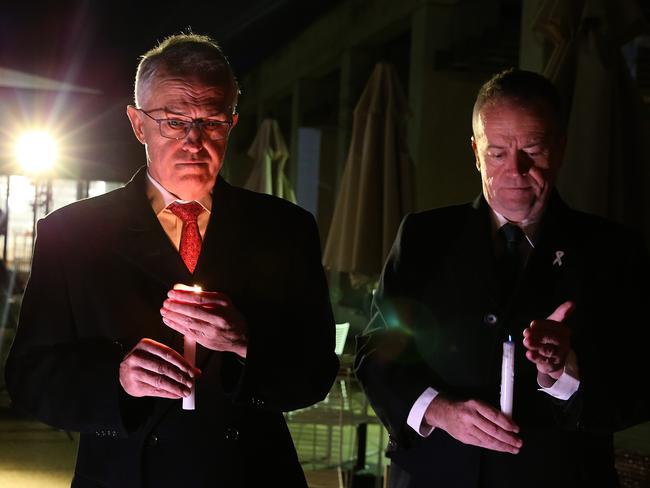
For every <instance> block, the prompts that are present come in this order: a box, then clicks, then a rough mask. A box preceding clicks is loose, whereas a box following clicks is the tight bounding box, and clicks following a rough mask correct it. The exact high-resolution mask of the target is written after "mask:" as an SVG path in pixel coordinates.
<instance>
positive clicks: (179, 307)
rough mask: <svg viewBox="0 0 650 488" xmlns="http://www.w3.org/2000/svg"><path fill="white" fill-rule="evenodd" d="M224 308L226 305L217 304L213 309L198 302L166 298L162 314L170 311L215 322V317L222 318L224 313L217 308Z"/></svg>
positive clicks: (161, 310)
mask: <svg viewBox="0 0 650 488" xmlns="http://www.w3.org/2000/svg"><path fill="white" fill-rule="evenodd" d="M217 309H220V311H221V310H224V309H225V307H221V306H215V307H214V308H211V309H206V308H204V307H200V306H197V305H196V304H188V303H183V302H175V301H172V300H165V301H164V302H163V306H162V308H161V309H160V314H161V315H162V316H165V315H168V314H169V313H170V312H173V313H177V314H181V315H184V316H186V317H190V318H193V319H197V320H202V321H204V322H213V321H214V320H215V319H218V318H220V316H221V315H223V313H220V311H219V312H217V311H216V310H217Z"/></svg>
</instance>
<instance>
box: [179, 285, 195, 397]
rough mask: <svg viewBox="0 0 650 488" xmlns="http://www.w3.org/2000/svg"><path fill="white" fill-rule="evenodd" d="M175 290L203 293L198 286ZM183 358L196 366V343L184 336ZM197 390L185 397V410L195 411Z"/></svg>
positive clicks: (180, 286)
mask: <svg viewBox="0 0 650 488" xmlns="http://www.w3.org/2000/svg"><path fill="white" fill-rule="evenodd" d="M174 290H185V291H193V292H194V293H199V292H200V291H202V288H201V287H200V286H198V285H194V286H187V285H181V284H176V285H174ZM183 357H184V358H185V361H187V362H188V363H190V364H191V365H192V366H196V341H195V340H194V339H190V338H189V337H187V336H183ZM194 400H195V389H194V387H192V389H191V390H190V394H189V395H188V396H186V397H183V410H194V407H195V402H194Z"/></svg>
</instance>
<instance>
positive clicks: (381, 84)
mask: <svg viewBox="0 0 650 488" xmlns="http://www.w3.org/2000/svg"><path fill="white" fill-rule="evenodd" d="M407 116H408V105H407V102H406V98H405V96H404V92H403V90H402V87H401V85H400V82H399V79H398V77H397V73H396V72H395V68H394V67H393V66H392V65H390V64H387V63H379V64H377V65H376V66H375V69H374V71H373V73H372V75H371V76H370V79H369V81H368V84H367V85H366V87H365V89H364V91H363V93H362V95H361V98H360V99H359V102H358V103H357V106H356V107H355V109H354V117H353V126H352V141H351V143H350V149H349V152H348V156H347V160H346V163H345V169H344V172H343V176H342V179H341V185H340V191H339V194H338V196H337V200H336V205H335V208H334V215H333V218H332V224H331V227H330V231H329V234H328V236H327V242H326V244H325V252H324V255H323V264H324V266H325V267H326V268H329V269H331V270H334V271H340V272H344V273H350V275H351V279H352V280H353V281H357V282H359V281H361V282H366V283H368V282H374V281H375V280H376V279H377V277H378V276H379V273H380V272H381V269H382V267H383V264H384V261H385V259H386V257H387V255H388V252H389V251H390V248H391V246H392V244H393V240H394V239H395V235H396V233H397V229H398V227H399V224H400V222H401V220H402V218H403V217H404V215H405V214H407V213H408V212H410V211H412V210H413V207H414V204H413V200H414V191H413V164H412V161H411V158H410V157H409V154H408V150H407V144H406V119H407Z"/></svg>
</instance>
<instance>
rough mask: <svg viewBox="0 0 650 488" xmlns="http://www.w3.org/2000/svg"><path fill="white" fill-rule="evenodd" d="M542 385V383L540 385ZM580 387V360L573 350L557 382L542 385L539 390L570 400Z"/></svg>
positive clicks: (560, 398)
mask: <svg viewBox="0 0 650 488" xmlns="http://www.w3.org/2000/svg"><path fill="white" fill-rule="evenodd" d="M539 386H542V385H539ZM579 387H580V375H579V374H578V360H577V358H576V355H575V353H574V352H573V350H570V351H569V354H568V355H567V358H566V363H565V364H564V371H562V375H561V376H560V377H559V378H558V379H557V381H556V382H555V383H553V385H552V386H550V387H549V388H544V387H541V388H540V389H539V391H543V392H544V393H548V394H549V395H551V396H552V397H555V398H557V399H559V400H568V399H569V398H571V397H572V396H573V394H574V393H575V392H576V391H578V388H579Z"/></svg>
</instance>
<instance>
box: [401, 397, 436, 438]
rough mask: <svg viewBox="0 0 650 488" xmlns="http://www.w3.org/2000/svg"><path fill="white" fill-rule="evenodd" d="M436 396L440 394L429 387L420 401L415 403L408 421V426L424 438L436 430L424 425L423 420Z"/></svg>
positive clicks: (419, 398)
mask: <svg viewBox="0 0 650 488" xmlns="http://www.w3.org/2000/svg"><path fill="white" fill-rule="evenodd" d="M436 396H438V392H437V391H436V390H434V389H433V388H431V387H429V388H427V389H426V390H424V391H423V392H422V394H421V395H420V396H419V397H418V399H417V400H415V403H414V404H413V406H412V407H411V410H410V411H409V416H408V417H407V419H406V423H407V424H408V426H409V427H411V428H412V429H413V430H414V431H415V432H417V433H418V434H420V435H421V436H422V437H429V434H431V432H433V429H434V428H433V427H431V426H430V425H426V424H424V422H423V420H424V414H425V412H426V411H427V407H428V406H429V404H430V403H431V402H432V401H433V399H434V398H435V397H436Z"/></svg>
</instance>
